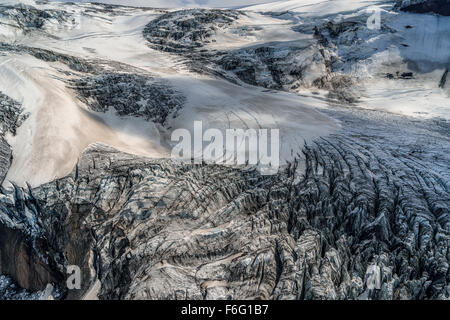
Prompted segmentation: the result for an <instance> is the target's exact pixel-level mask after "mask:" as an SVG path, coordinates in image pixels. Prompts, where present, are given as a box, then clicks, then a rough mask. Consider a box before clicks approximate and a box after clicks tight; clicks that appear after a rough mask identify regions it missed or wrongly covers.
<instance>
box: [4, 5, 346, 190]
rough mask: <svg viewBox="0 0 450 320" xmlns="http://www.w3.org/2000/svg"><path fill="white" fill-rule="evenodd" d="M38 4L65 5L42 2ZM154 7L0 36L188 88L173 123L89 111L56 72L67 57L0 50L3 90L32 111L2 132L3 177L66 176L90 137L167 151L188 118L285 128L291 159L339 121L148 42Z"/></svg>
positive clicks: (35, 181)
mask: <svg viewBox="0 0 450 320" xmlns="http://www.w3.org/2000/svg"><path fill="white" fill-rule="evenodd" d="M89 6H90V5H86V4H80V5H78V6H77V7H75V9H76V10H81V11H83V10H85V9H86V8H91V7H89ZM43 8H45V9H59V8H66V6H63V7H61V5H59V4H47V5H43ZM71 8H72V9H74V7H71ZM76 10H75V11H76ZM159 14H160V12H159V11H158V10H140V9H129V8H121V9H120V11H119V12H118V13H117V14H114V15H112V14H108V13H104V12H101V11H97V12H94V11H92V10H89V11H87V12H85V14H83V15H82V16H81V18H80V19H79V20H78V21H77V23H78V25H75V26H72V25H69V26H67V25H57V26H56V27H55V26H54V25H50V26H49V27H47V26H46V27H47V29H44V30H46V31H47V32H48V34H57V35H58V37H53V36H49V35H48V34H43V33H41V32H29V33H20V32H16V33H13V34H9V35H6V36H5V35H4V37H5V38H4V39H3V41H5V42H8V43H15V44H18V45H23V46H33V47H39V48H42V49H47V50H52V51H54V52H58V53H63V54H66V55H70V56H76V57H79V58H82V59H101V60H103V61H109V62H120V63H123V64H127V65H130V66H133V67H135V68H139V69H140V70H141V71H142V72H147V73H149V74H151V75H153V76H157V77H158V78H160V79H163V80H165V81H168V83H170V84H171V85H172V86H174V88H175V89H176V90H178V91H179V92H181V93H183V94H184V95H185V96H186V97H187V102H186V105H185V107H184V109H183V110H182V112H181V113H180V114H179V116H178V117H177V118H176V119H174V120H173V121H172V122H170V123H169V124H168V128H170V129H167V128H166V129H165V128H161V127H159V126H156V125H155V124H153V123H151V122H145V121H144V120H141V119H138V118H118V117H117V116H115V115H114V114H113V113H107V114H103V113H95V112H92V111H88V108H87V107H86V106H85V105H83V104H82V103H81V102H80V101H79V100H78V99H77V98H76V93H75V92H74V91H73V90H71V89H69V88H67V86H66V85H65V83H64V82H63V81H61V79H66V78H67V77H66V75H65V74H64V72H70V70H69V69H68V68H67V66H65V65H62V64H60V63H52V62H43V61H40V60H37V59H35V58H33V57H30V56H28V55H12V54H7V55H5V56H3V57H0V59H1V60H0V61H1V63H0V78H1V79H2V81H1V82H0V91H2V92H4V93H5V94H7V95H9V96H11V97H14V98H15V99H17V100H18V101H20V102H21V103H23V105H24V107H25V110H26V111H27V112H30V113H31V117H30V119H29V120H28V121H26V122H25V123H24V124H23V125H22V127H21V128H19V130H18V134H17V135H16V136H14V137H13V136H9V137H8V142H9V143H10V145H11V147H12V149H13V154H14V162H13V164H12V167H11V169H10V171H9V173H8V175H7V177H6V179H5V182H4V184H5V185H7V184H8V182H7V181H8V180H9V181H14V182H15V183H17V184H19V185H24V184H25V183H26V182H28V183H30V184H31V185H32V186H37V185H39V184H42V183H45V182H48V181H51V180H53V179H54V178H57V177H62V176H65V175H67V174H68V173H69V172H70V171H71V170H72V168H73V167H74V165H75V163H76V162H77V160H78V157H79V155H80V154H81V152H82V150H83V149H84V148H86V147H87V146H88V145H89V144H90V143H93V142H102V143H106V144H108V145H111V146H113V147H115V148H118V149H119V150H123V151H126V152H130V153H134V154H138V155H144V156H149V157H168V155H169V154H170V148H171V147H170V141H169V140H170V132H171V130H173V129H176V128H186V129H189V130H192V127H193V122H194V121H203V122H204V127H205V129H206V128H208V127H214V128H218V129H222V130H225V129H226V128H230V127H231V128H233V127H235V128H243V129H246V128H281V132H280V136H281V141H282V144H281V155H282V161H283V160H288V159H292V157H293V155H295V153H296V152H297V151H298V150H299V149H300V148H301V146H302V145H303V143H304V141H311V139H313V138H316V137H318V136H321V135H326V134H329V133H331V132H333V131H335V130H336V129H337V128H338V127H339V125H338V123H337V121H335V120H333V119H331V118H329V117H327V116H325V115H323V114H321V113H320V112H318V111H317V110H314V104H316V102H315V101H314V100H303V101H302V100H299V99H298V97H297V96H296V95H293V94H289V93H276V94H275V93H268V92H263V91H264V90H263V89H258V88H254V87H242V86H238V85H234V84H230V83H228V82H227V81H225V80H218V79H214V78H212V77H210V76H201V75H198V74H195V73H192V72H190V71H188V70H187V69H186V68H185V66H184V64H182V63H180V61H179V60H178V59H177V58H176V57H174V56H171V55H168V54H164V53H161V52H159V51H155V50H152V49H150V48H149V47H148V46H147V45H146V43H145V40H144V39H143V36H142V30H143V28H144V26H145V25H146V24H147V23H148V22H149V21H150V20H151V19H153V18H154V17H156V16H157V15H159ZM267 20H270V18H266V21H265V22H266V23H267ZM55 28H56V29H55ZM12 84H13V85H12ZM43 164H45V165H43Z"/></svg>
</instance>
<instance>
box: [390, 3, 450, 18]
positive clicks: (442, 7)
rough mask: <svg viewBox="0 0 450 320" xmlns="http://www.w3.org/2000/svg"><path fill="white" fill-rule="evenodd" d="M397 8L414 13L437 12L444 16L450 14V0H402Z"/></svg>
mask: <svg viewBox="0 0 450 320" xmlns="http://www.w3.org/2000/svg"><path fill="white" fill-rule="evenodd" d="M396 8H399V9H400V10H402V11H405V12H412V13H436V14H439V15H442V16H450V1H449V0H400V1H397V4H396Z"/></svg>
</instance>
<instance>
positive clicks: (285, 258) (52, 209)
mask: <svg viewBox="0 0 450 320" xmlns="http://www.w3.org/2000/svg"><path fill="white" fill-rule="evenodd" d="M354 119H355V118H353V117H352V118H345V117H344V118H343V119H341V120H343V121H344V122H346V121H347V122H352V121H355V120H354ZM364 121H365V132H366V134H365V135H361V134H360V133H359V134H354V132H353V131H350V132H349V133H348V134H335V135H332V136H329V137H327V138H322V139H319V140H317V141H316V143H314V144H311V145H309V146H306V147H305V148H304V150H303V158H304V161H305V170H304V171H298V170H296V164H295V163H294V164H292V165H291V166H290V167H289V168H287V169H286V171H284V172H282V173H280V174H279V175H277V176H268V177H267V176H266V177H262V176H260V175H259V174H258V173H257V172H256V171H252V170H250V171H242V170H239V169H233V168H227V167H223V166H218V165H213V166H206V165H197V166H194V165H182V164H178V163H175V162H172V161H170V160H152V159H145V158H139V157H136V156H132V155H128V154H124V153H120V152H117V151H116V150H114V149H111V148H109V147H106V146H104V145H92V146H90V147H89V148H88V149H87V150H86V151H85V152H84V154H83V156H82V158H81V160H80V162H79V164H78V165H77V167H76V168H75V169H74V171H73V173H72V174H71V175H69V176H68V177H66V178H63V179H59V180H56V181H54V182H51V183H48V184H45V185H43V186H41V187H39V188H35V189H32V190H24V189H20V188H16V189H15V190H14V191H11V190H10V191H7V190H4V191H3V192H4V195H3V196H2V197H1V198H0V206H1V208H2V210H0V212H1V215H0V221H2V223H3V224H4V225H6V227H8V228H12V229H14V230H18V231H16V232H21V233H23V234H24V233H26V232H28V234H30V235H33V236H32V237H31V238H33V239H40V241H42V242H43V243H45V244H46V247H48V248H49V250H48V251H52V252H55V253H57V254H52V255H50V256H48V258H49V259H50V257H55V258H53V259H52V260H49V264H51V265H52V267H51V270H58V271H61V270H64V268H65V267H66V266H67V265H72V264H76V265H79V266H80V267H81V269H82V272H83V282H82V290H81V291H67V290H66V289H65V288H64V283H63V282H59V283H57V284H58V286H59V288H61V290H63V291H64V292H65V294H66V295H65V297H66V298H80V297H81V296H82V295H83V294H84V293H85V292H86V291H87V290H88V288H89V287H91V286H92V285H93V284H94V282H95V281H96V280H99V282H100V288H99V291H98V295H99V297H100V298H102V299H185V298H191V299H227V298H231V299H244V298H245V299H248V298H261V299H448V298H449V297H450V288H449V283H450V273H449V261H450V251H449V240H450V212H449V203H450V196H449V194H450V193H449V182H448V181H449V173H448V172H449V171H448V163H449V161H448V160H449V159H448V154H449V153H445V152H444V153H443V152H442V150H443V149H444V150H448V144H441V143H442V142H436V139H434V138H432V137H430V140H429V141H428V143H426V144H425V143H422V144H420V145H417V144H416V143H415V142H414V141H417V139H418V138H419V137H420V138H421V139H427V138H426V137H428V136H427V135H424V134H423V133H421V134H420V135H416V136H412V135H411V134H410V133H411V132H409V131H408V129H405V127H403V126H402V121H403V120H401V117H399V119H394V120H389V121H387V123H386V125H385V127H383V129H382V130H383V132H387V133H386V135H385V134H383V135H381V134H379V132H380V125H379V121H376V122H375V121H371V120H370V119H364ZM392 121H393V122H395V123H396V125H395V126H393V125H392V123H391V122H392ZM372 122H373V123H372ZM352 126H353V127H354V128H358V126H357V125H355V124H353V125H352ZM435 127H438V124H437V123H436V124H435ZM410 128H411V127H410ZM355 130H356V129H355ZM414 130H417V128H415V129H414ZM421 130H426V129H425V128H422V129H421ZM448 130H449V128H448V125H445V124H443V125H442V127H441V128H440V129H439V130H437V129H436V130H434V129H433V132H435V133H434V134H435V135H439V134H441V133H440V132H442V133H445V134H448ZM355 132H356V131H355ZM368 136H370V137H371V138H370V139H367V137H368ZM411 136H412V137H411ZM399 137H401V138H399ZM444 140H445V139H444ZM433 141H434V142H433ZM438 141H442V140H439V139H438ZM445 141H446V140H445ZM446 148H447V149H446ZM436 150H439V152H437V151H436ZM429 163H433V167H430V166H429ZM5 208H7V209H5ZM30 208H35V209H32V210H31V209H30ZM25 212H28V214H25ZM8 219H11V220H14V221H16V222H15V223H13V224H9V225H8V224H5V221H7V220H8ZM19 221H20V223H21V224H22V225H23V227H22V228H16V227H15V225H20V223H19ZM26 230H28V231H26ZM31 238H27V239H31ZM35 247H36V250H37V252H40V249H39V248H42V247H43V246H42V245H41V246H35ZM45 257H47V256H46V255H45ZM3 263H5V262H2V264H3ZM374 265H375V266H378V267H379V270H380V281H381V286H380V287H379V288H378V289H373V290H372V289H369V288H367V285H366V280H367V273H368V270H369V269H370V268H371V267H372V266H374ZM12 276H15V277H16V276H17V272H16V273H15V274H12ZM15 277H14V278H13V279H14V280H15V281H17V279H16V278H15ZM40 289H42V288H40Z"/></svg>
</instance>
